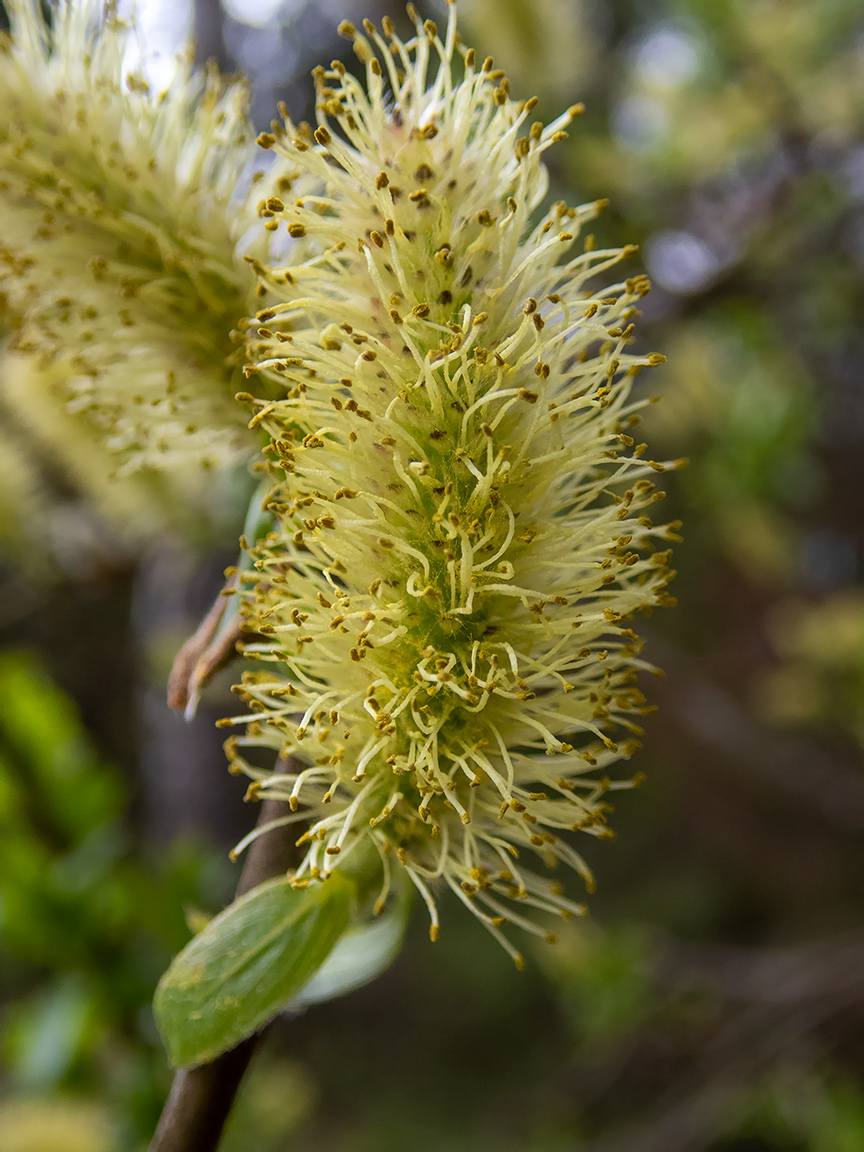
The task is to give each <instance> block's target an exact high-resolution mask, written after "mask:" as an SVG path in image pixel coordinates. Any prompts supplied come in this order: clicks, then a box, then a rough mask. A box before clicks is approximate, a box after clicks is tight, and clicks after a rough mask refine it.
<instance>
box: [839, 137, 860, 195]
mask: <svg viewBox="0 0 864 1152" xmlns="http://www.w3.org/2000/svg"><path fill="white" fill-rule="evenodd" d="M841 171H842V174H843V178H844V182H845V184H846V189H845V190H846V192H847V193H848V195H849V196H851V197H852V198H853V200H864V148H855V149H854V150H853V151H852V152H850V153H849V155H848V156H847V157H846V158H845V160H844V161H843V164H842V168H841Z"/></svg>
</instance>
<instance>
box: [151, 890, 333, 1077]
mask: <svg viewBox="0 0 864 1152" xmlns="http://www.w3.org/2000/svg"><path fill="white" fill-rule="evenodd" d="M354 891H355V889H354V885H353V884H352V883H351V881H350V880H347V879H345V878H344V877H343V876H340V874H339V873H338V872H334V873H333V874H332V875H331V876H330V877H329V879H328V880H327V882H326V883H325V884H321V885H318V884H316V885H314V886H310V887H309V888H306V889H303V890H298V889H295V888H292V887H291V882H290V881H289V880H286V879H284V878H280V879H277V880H270V881H268V882H267V883H265V884H261V885H259V886H258V887H257V888H254V889H253V890H252V891H251V892H249V893H248V894H247V895H246V896H243V897H242V898H241V899H240V900H237V901H235V903H233V904H231V905H230V906H229V907H228V908H226V909H225V911H224V912H222V913H220V915H219V916H217V917H216V918H215V919H213V920H211V921H210V923H209V924H208V925H207V926H206V927H205V928H204V929H203V931H201V932H200V933H199V934H198V935H197V936H196V937H194V939H192V940H191V941H190V942H189V944H188V945H187V946H186V947H185V948H184V949H183V951H182V952H181V953H180V955H179V956H177V957H175V959H174V962H173V963H172V964H171V967H170V968H169V969H168V971H167V972H166V973H165V975H164V976H163V977H162V979H161V981H160V982H159V987H158V988H157V990H156V997H155V1000H154V1011H155V1014H156V1022H157V1024H158V1026H159V1031H160V1032H161V1034H162V1039H163V1041H164V1043H165V1047H166V1048H167V1050H168V1055H169V1057H170V1059H171V1063H172V1064H173V1065H174V1066H175V1067H180V1068H182V1067H186V1066H188V1065H190V1064H203V1063H206V1062H207V1061H210V1060H213V1059H215V1057H216V1056H218V1055H219V1054H220V1053H221V1052H225V1051H227V1049H229V1048H233V1047H234V1045H235V1044H237V1043H239V1042H240V1041H241V1040H242V1039H244V1038H245V1037H246V1036H249V1035H251V1033H253V1032H254V1031H255V1030H256V1029H257V1028H260V1027H261V1025H262V1024H264V1023H266V1022H267V1021H268V1020H269V1019H271V1017H273V1016H275V1015H276V1013H277V1012H279V1011H280V1010H281V1009H282V1008H283V1007H284V1006H285V1005H286V1004H288V1003H289V1002H290V1000H291V999H292V997H293V996H294V995H295V994H296V993H297V992H298V991H299V990H300V989H301V988H302V987H303V986H304V985H305V984H306V983H308V981H309V980H310V978H311V977H312V976H313V974H314V973H315V972H317V970H318V969H319V968H320V967H321V965H322V964H323V963H324V961H325V960H326V959H327V956H328V955H329V954H330V952H331V950H332V949H333V946H334V944H335V943H336V941H337V940H338V939H339V937H340V936H341V935H342V933H343V932H344V931H345V929H346V928H347V927H348V920H349V916H350V911H351V902H352V899H353V896H354Z"/></svg>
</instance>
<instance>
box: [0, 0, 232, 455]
mask: <svg viewBox="0 0 864 1152" xmlns="http://www.w3.org/2000/svg"><path fill="white" fill-rule="evenodd" d="M6 7H7V10H8V12H9V15H10V18H11V25H12V27H11V33H10V35H9V36H8V37H6V38H5V39H4V40H3V42H2V43H0V107H2V109H3V116H2V123H0V294H2V298H3V299H4V303H5V313H6V315H5V324H6V326H7V327H9V328H11V330H12V332H13V334H14V337H13V342H14V345H15V347H16V349H17V350H18V351H20V352H22V353H30V354H33V355H35V356H37V357H39V358H40V361H41V362H42V363H43V364H48V363H51V364H52V365H54V366H55V367H56V368H58V372H56V373H55V375H58V374H62V375H64V376H65V388H64V391H65V398H66V400H67V401H68V403H69V408H70V410H71V411H72V412H75V413H84V414H85V415H86V416H87V418H88V419H89V421H90V422H91V423H92V425H93V428H94V433H95V434H96V435H97V436H98V438H99V439H100V440H102V441H103V442H104V443H106V444H107V446H108V447H109V448H110V449H111V450H112V452H113V453H114V454H115V455H116V459H117V470H118V472H120V473H122V472H126V471H133V470H135V469H137V468H140V467H142V466H145V467H158V468H167V469H172V468H177V467H180V468H182V467H188V466H189V465H190V464H194V465H198V466H200V465H202V464H203V465H214V466H215V465H223V464H226V463H231V462H234V461H236V460H237V459H238V458H241V457H243V456H245V455H248V453H249V449H250V443H251V444H252V448H253V450H254V442H250V439H249V436H248V433H247V432H246V431H245V430H244V428H243V423H244V422H243V420H242V412H241V411H240V410H239V409H238V408H237V406H236V405H235V404H234V400H233V396H234V392H235V391H236V388H235V387H234V386H233V384H232V378H233V375H234V372H235V370H236V369H235V367H234V364H233V361H234V360H235V359H236V358H237V352H236V344H235V343H233V342H232V339H231V332H232V329H234V327H235V325H236V323H237V321H238V319H239V318H240V317H241V316H242V315H243V314H244V313H245V312H247V311H248V309H249V308H250V306H252V305H253V301H254V284H252V285H250V283H249V279H250V278H249V274H248V269H247V267H246V266H245V265H244V264H243V262H242V260H239V259H238V257H237V255H236V253H235V245H236V241H237V240H238V238H239V234H240V232H241V231H242V230H243V228H244V227H245V220H246V214H245V204H244V198H243V197H242V196H240V197H239V198H238V199H237V200H236V201H235V200H234V199H232V197H234V196H235V193H236V191H237V186H238V181H239V179H240V176H241V173H242V171H243V167H244V164H245V163H246V162H247V161H248V158H249V144H250V142H251V137H250V130H249V127H248V122H247V118H246V87H245V84H244V83H242V82H238V81H225V80H223V79H221V78H220V77H218V76H217V75H216V74H214V73H207V74H206V75H204V74H201V73H199V72H197V71H195V70H194V69H193V68H192V65H191V61H190V60H188V59H187V60H185V61H184V62H181V64H180V66H179V67H178V70H177V72H176V75H175V76H174V78H173V79H172V81H171V84H170V86H169V88H168V89H167V90H166V91H165V92H162V93H151V92H150V90H149V87H148V85H147V83H146V81H145V80H144V79H142V78H141V77H140V76H137V75H134V74H133V75H129V76H125V77H124V74H123V59H124V53H125V50H126V47H127V43H128V41H129V38H130V36H131V35H132V30H131V29H130V28H129V27H128V26H127V25H125V24H124V23H123V22H122V21H119V20H118V19H117V18H116V17H115V16H114V15H112V13H111V11H110V10H109V11H108V13H107V14H106V15H104V16H103V17H102V18H101V21H100V19H99V17H98V13H97V12H96V10H95V8H94V6H91V5H90V4H88V3H65V4H60V5H58V6H57V7H56V8H55V9H54V10H53V14H52V26H51V27H50V28H49V25H48V24H47V23H46V21H45V19H44V17H43V15H42V12H41V9H40V6H39V3H38V0H10V3H8V4H7V6H6Z"/></svg>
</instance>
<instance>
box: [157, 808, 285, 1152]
mask: <svg viewBox="0 0 864 1152" xmlns="http://www.w3.org/2000/svg"><path fill="white" fill-rule="evenodd" d="M287 809H288V805H287V804H286V803H285V802H284V801H281V800H265V801H264V803H263V804H262V805H261V813H260V815H259V817H258V826H259V827H261V825H263V824H266V823H269V821H271V820H276V819H278V818H279V817H280V816H282V815H284V813H285V811H286V810H287ZM293 847H294V846H293V843H292V839H291V837H290V836H289V835H288V830H287V829H285V828H274V829H272V830H271V831H269V832H265V833H263V834H262V835H261V836H259V837H258V838H257V839H256V840H254V841H253V842H252V844H251V845H250V847H249V849H248V851H247V855H246V863H245V864H244V866H243V871H242V872H241V874H240V881H239V883H238V885H237V896H238V897H239V896H243V895H244V894H245V893H246V892H249V891H250V890H251V889H252V888H255V887H257V886H258V885H259V884H261V883H263V882H264V881H265V880H271V879H273V878H274V877H275V876H280V875H282V874H284V873H285V872H287V870H288V869H289V868H290V867H291V865H292V863H293V859H292V854H293ZM263 1034H264V1033H263V1032H258V1033H256V1034H255V1035H254V1036H250V1037H248V1039H246V1040H244V1041H242V1043H240V1044H238V1045H237V1047H236V1048H232V1049H231V1050H230V1051H229V1052H224V1053H223V1054H222V1055H221V1056H219V1057H217V1058H216V1059H215V1060H214V1061H213V1062H212V1063H210V1064H199V1065H197V1066H196V1067H194V1068H181V1069H180V1071H179V1072H177V1074H176V1076H175V1077H174V1083H173V1085H172V1086H171V1092H170V1093H169V1096H168V1100H167V1101H166V1104H165V1108H164V1110H163V1112H162V1117H161V1119H160V1121H159V1127H158V1128H157V1129H156V1134H155V1136H154V1137H153V1140H152V1142H151V1144H150V1148H149V1152H214V1150H215V1149H216V1148H217V1146H218V1144H219V1140H220V1137H221V1135H222V1129H223V1128H224V1126H225V1122H226V1120H227V1119H228V1115H229V1113H230V1111H231V1108H232V1105H233V1103H234V1099H235V1097H236V1095H237V1091H238V1089H239V1088H240V1084H241V1082H242V1080H243V1077H244V1075H245V1074H246V1070H247V1068H248V1067H249V1063H250V1061H251V1059H252V1056H253V1055H254V1053H255V1050H256V1049H257V1047H258V1045H259V1043H260V1041H261V1037H262V1036H263Z"/></svg>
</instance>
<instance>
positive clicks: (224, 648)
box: [168, 578, 243, 720]
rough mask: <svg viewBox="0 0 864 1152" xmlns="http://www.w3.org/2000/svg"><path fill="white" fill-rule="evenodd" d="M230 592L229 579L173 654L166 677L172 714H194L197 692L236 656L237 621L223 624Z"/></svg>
mask: <svg viewBox="0 0 864 1152" xmlns="http://www.w3.org/2000/svg"><path fill="white" fill-rule="evenodd" d="M233 589H234V580H233V578H231V579H229V580H228V582H227V583H226V585H225V587H224V588H223V589H222V591H221V592H220V593H219V595H218V596H217V597H216V599H215V600H214V601H213V605H212V607H211V608H210V610H209V612H208V613H207V615H206V616H205V617H204V619H203V620H202V621H201V623H200V624H199V625H198V627H197V629H196V630H195V632H194V633H193V635H192V636H190V637H189V639H188V640H187V641H186V643H185V644H184V645H183V647H182V648H181V649H180V651H179V652H178V653H177V656H176V658H175V660H174V666H173V668H172V669H171V675H170V676H169V677H168V707H169V708H171V709H172V710H173V711H174V712H182V713H185V715H186V719H187V720H190V719H191V718H192V716H194V714H195V709H196V707H197V705H198V697H199V695H200V693H201V689H202V688H204V687H205V685H206V684H208V683H209V682H210V680H211V679H212V678H213V677H214V676H215V675H216V673H217V672H221V670H222V669H223V668H225V667H227V666H228V665H229V664H230V663H231V661H232V660H234V659H235V658H236V656H237V641H238V640H240V639H241V638H242V636H243V631H242V629H241V628H240V622H239V620H237V621H234V623H231V624H229V625H228V626H224V625H223V619H224V617H225V610H226V606H227V599H226V596H227V594H228V593H230V592H231V591H232V590H233Z"/></svg>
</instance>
